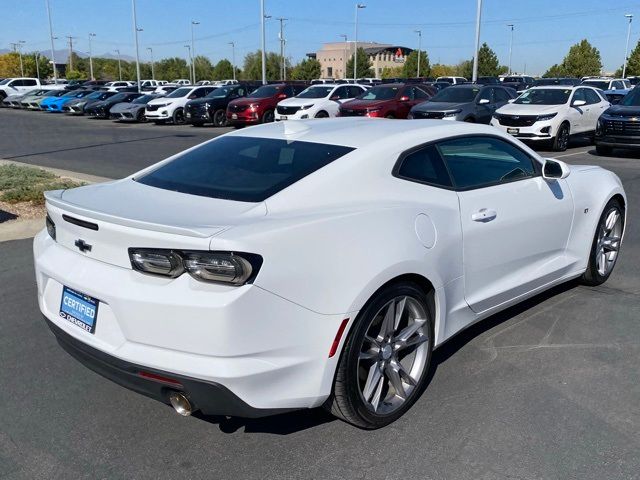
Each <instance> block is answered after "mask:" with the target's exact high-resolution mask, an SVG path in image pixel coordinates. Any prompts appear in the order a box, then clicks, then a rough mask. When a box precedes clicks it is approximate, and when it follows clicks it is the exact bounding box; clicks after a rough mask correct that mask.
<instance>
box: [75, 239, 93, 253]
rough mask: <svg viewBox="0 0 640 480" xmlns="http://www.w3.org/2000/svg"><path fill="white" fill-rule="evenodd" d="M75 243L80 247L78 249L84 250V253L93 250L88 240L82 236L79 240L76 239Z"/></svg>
mask: <svg viewBox="0 0 640 480" xmlns="http://www.w3.org/2000/svg"><path fill="white" fill-rule="evenodd" d="M74 245H75V246H76V247H78V249H79V250H80V251H81V252H82V253H86V252H90V251H91V245H89V244H88V243H87V242H85V241H84V240H82V239H81V238H79V239H78V240H76V242H75V243H74Z"/></svg>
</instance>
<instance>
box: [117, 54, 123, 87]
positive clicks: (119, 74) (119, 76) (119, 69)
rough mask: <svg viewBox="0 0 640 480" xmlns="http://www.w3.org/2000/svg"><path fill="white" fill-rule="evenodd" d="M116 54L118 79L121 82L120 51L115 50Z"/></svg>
mask: <svg viewBox="0 0 640 480" xmlns="http://www.w3.org/2000/svg"><path fill="white" fill-rule="evenodd" d="M116 53H117V54H118V78H119V80H120V81H122V64H121V63H120V50H116Z"/></svg>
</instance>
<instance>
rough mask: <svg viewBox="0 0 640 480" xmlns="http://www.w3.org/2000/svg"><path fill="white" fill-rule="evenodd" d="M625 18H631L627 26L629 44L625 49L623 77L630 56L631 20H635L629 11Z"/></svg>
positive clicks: (624, 76)
mask: <svg viewBox="0 0 640 480" xmlns="http://www.w3.org/2000/svg"><path fill="white" fill-rule="evenodd" d="M625 18H628V19H629V25H628V27H627V46H626V47H625V49H624V66H623V67H622V78H626V75H627V61H628V56H629V37H630V36H631V21H632V20H633V15H631V14H630V13H627V14H626V15H625Z"/></svg>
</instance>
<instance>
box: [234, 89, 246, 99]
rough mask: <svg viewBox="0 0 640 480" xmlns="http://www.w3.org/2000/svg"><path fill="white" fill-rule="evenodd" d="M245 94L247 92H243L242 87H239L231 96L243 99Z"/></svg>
mask: <svg viewBox="0 0 640 480" xmlns="http://www.w3.org/2000/svg"><path fill="white" fill-rule="evenodd" d="M246 94H247V92H245V90H244V87H240V88H237V89H236V91H235V92H233V95H234V96H236V97H244V96H245V95H246Z"/></svg>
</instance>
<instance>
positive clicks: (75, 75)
mask: <svg viewBox="0 0 640 480" xmlns="http://www.w3.org/2000/svg"><path fill="white" fill-rule="evenodd" d="M65 78H66V79H67V80H82V79H84V78H86V77H85V75H84V74H83V73H82V72H79V71H78V70H67V73H66V75H65Z"/></svg>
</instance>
